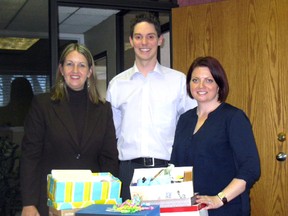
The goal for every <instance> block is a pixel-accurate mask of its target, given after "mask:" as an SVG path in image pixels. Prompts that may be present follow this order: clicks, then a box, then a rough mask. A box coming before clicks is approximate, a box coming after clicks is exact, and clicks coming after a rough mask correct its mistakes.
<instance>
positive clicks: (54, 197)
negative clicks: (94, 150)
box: [47, 170, 122, 210]
mask: <svg viewBox="0 0 288 216" xmlns="http://www.w3.org/2000/svg"><path fill="white" fill-rule="evenodd" d="M47 179H48V184H47V193H48V206H51V207H53V208H55V209H57V210H63V209H73V208H83V207H86V206H88V205H91V204H95V203H101V204H104V203H107V202H108V203H110V204H114V203H119V202H122V199H121V198H120V190H121V182H120V180H119V179H118V178H116V177H114V176H113V175H112V174H110V173H108V172H102V173H101V172H100V173H92V172H91V171H90V170H52V172H51V174H49V175H48V177H47Z"/></svg>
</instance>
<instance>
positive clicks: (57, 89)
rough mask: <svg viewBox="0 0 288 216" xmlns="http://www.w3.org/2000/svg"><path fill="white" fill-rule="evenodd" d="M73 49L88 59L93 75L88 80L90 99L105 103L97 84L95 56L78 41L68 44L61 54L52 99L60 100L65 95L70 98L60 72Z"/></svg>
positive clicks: (94, 101)
mask: <svg viewBox="0 0 288 216" xmlns="http://www.w3.org/2000/svg"><path fill="white" fill-rule="evenodd" d="M72 51H77V52H79V53H81V54H82V55H83V56H84V57H85V58H86V59H87V62H88V66H89V69H90V70H91V71H92V74H91V76H90V77H89V78H87V81H86V82H87V92H88V95H89V99H90V101H91V102H92V103H94V104H98V103H99V102H102V103H105V101H104V99H102V98H101V97H100V94H99V91H98V89H97V86H96V82H97V76H96V71H95V67H94V59H93V56H92V54H91V52H90V51H89V50H88V48H87V47H85V46H84V45H82V44H78V43H71V44H69V45H67V46H66V47H65V49H64V50H63V52H62V54H61V56H60V59H59V66H58V69H57V74H56V81H55V85H54V86H53V88H52V91H51V100H53V101H58V100H61V99H63V98H64V97H66V98H67V99H69V95H68V93H67V85H66V83H65V80H64V77H63V76H62V74H61V72H60V67H62V65H63V63H64V61H65V59H66V57H67V55H68V54H69V53H70V52H72Z"/></svg>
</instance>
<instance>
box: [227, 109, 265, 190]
mask: <svg viewBox="0 0 288 216" xmlns="http://www.w3.org/2000/svg"><path fill="white" fill-rule="evenodd" d="M229 140H230V144H231V146H232V148H233V151H234V158H235V164H236V167H237V170H238V172H237V175H236V178H239V179H243V180H245V181H246V183H247V188H251V187H252V185H253V184H254V183H255V182H256V181H257V180H258V179H259V177H260V159H259V154H258V150H257V146H256V143H255V138H254V135H253V131H252V125H251V123H250V121H249V119H248V117H247V116H246V114H245V113H244V112H243V111H241V110H238V111H237V112H236V113H235V115H233V117H232V118H231V122H230V126H229Z"/></svg>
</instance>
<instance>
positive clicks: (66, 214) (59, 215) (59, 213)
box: [49, 207, 80, 216]
mask: <svg viewBox="0 0 288 216" xmlns="http://www.w3.org/2000/svg"><path fill="white" fill-rule="evenodd" d="M79 210H80V209H70V210H57V209H54V208H52V207H49V216H75V212H77V211H79Z"/></svg>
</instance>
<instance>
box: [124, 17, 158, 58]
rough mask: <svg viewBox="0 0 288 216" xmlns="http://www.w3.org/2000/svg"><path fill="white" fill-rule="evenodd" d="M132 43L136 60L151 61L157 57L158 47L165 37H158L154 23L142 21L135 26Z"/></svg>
mask: <svg viewBox="0 0 288 216" xmlns="http://www.w3.org/2000/svg"><path fill="white" fill-rule="evenodd" d="M129 39H130V44H131V46H132V47H133V48H134V51H135V55H136V60H138V61H150V60H156V59H157V48H158V46H160V45H161V44H162V41H163V37H162V36H160V37H159V38H158V35H157V32H156V29H155V27H154V25H153V24H150V23H147V22H140V23H138V24H137V25H135V27H134V35H133V38H131V37H130V38H129Z"/></svg>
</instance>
